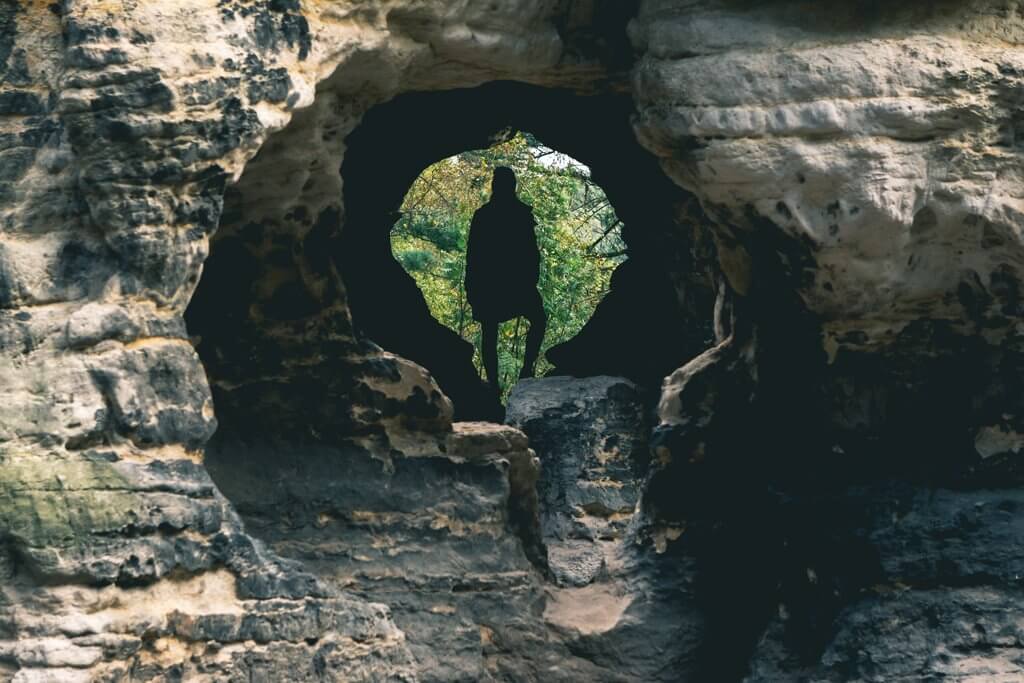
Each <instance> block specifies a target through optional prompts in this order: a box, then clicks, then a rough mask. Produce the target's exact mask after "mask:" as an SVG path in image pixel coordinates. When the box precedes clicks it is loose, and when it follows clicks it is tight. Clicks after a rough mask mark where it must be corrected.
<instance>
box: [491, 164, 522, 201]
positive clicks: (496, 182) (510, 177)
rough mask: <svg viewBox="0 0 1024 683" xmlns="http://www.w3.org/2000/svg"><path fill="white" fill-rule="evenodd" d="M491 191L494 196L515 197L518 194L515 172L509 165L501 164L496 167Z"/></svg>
mask: <svg viewBox="0 0 1024 683" xmlns="http://www.w3.org/2000/svg"><path fill="white" fill-rule="evenodd" d="M491 192H492V193H493V194H492V196H493V197H514V196H515V194H516V174H515V172H513V171H512V169H511V168H509V167H507V166H499V167H498V168H496V169H494V178H493V179H492V180H491Z"/></svg>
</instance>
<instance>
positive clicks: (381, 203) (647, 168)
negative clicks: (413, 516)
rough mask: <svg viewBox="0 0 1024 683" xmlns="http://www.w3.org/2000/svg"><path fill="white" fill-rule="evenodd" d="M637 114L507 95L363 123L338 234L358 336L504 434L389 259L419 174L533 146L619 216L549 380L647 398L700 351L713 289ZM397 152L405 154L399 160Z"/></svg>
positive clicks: (685, 202) (617, 101)
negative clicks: (618, 385) (620, 386)
mask: <svg viewBox="0 0 1024 683" xmlns="http://www.w3.org/2000/svg"><path fill="white" fill-rule="evenodd" d="M632 113H633V111H632V105H631V103H630V102H629V99H628V97H623V96H620V95H616V94H588V93H580V92H576V91H570V90H562V89H552V88H543V87H538V86H532V85H526V84H522V83H512V82H496V83H489V84H486V85H483V86H479V87H476V88H468V89H464V90H453V91H441V92H421V93H409V94H405V95H401V96H398V97H396V98H394V99H393V100H391V101H389V102H386V103H384V104H381V105H378V106H376V107H374V108H373V109H371V110H370V111H369V112H368V113H367V114H366V115H365V116H364V117H363V119H362V121H361V123H360V125H359V126H358V127H357V128H356V129H355V130H354V131H353V132H352V133H351V134H350V135H349V136H348V138H347V139H346V153H345V160H344V163H343V165H342V177H343V182H344V206H345V229H344V230H343V232H342V236H341V239H340V242H339V247H340V248H339V255H338V256H339V262H340V263H341V265H342V272H343V273H344V279H345V284H346V289H347V292H348V297H349V305H350V307H351V310H352V315H353V321H354V323H355V325H356V326H357V328H358V329H360V330H361V331H362V332H364V333H365V334H366V336H367V337H368V338H370V339H373V341H374V342H376V343H378V344H380V345H381V346H382V347H383V348H385V349H387V350H389V351H392V352H394V353H396V354H398V355H400V356H402V357H404V358H408V359H410V360H412V361H414V362H416V363H418V364H419V365H422V366H423V367H425V368H427V369H428V370H429V371H430V373H431V374H432V376H433V377H434V378H435V379H436V380H437V382H438V384H439V385H440V387H441V389H442V390H443V391H444V393H445V394H446V395H447V396H448V397H450V398H451V399H452V401H453V402H454V405H455V417H456V419H457V420H490V421H501V419H502V416H503V407H502V405H501V404H500V402H499V401H498V400H496V398H495V397H494V396H493V395H492V394H491V393H490V392H489V391H488V389H487V387H486V385H485V384H484V383H483V382H482V381H481V378H480V373H479V372H478V369H477V366H476V365H475V363H474V356H475V348H474V344H472V343H470V342H468V341H466V340H465V339H464V338H463V337H462V336H460V335H459V334H458V332H457V331H453V330H452V329H450V328H449V327H448V326H446V325H443V324H442V323H441V322H439V321H438V320H437V318H436V317H435V316H434V315H433V312H432V311H431V310H430V306H429V304H428V303H427V301H426V300H425V298H424V296H423V293H422V291H421V288H420V287H419V286H418V284H417V282H416V279H415V278H414V277H413V276H410V275H409V273H408V272H406V269H405V268H404V267H403V264H402V263H401V262H400V261H399V259H397V258H396V257H395V254H394V253H393V250H392V244H391V239H392V234H393V232H394V230H395V227H396V225H397V226H398V227H399V228H401V221H402V206H403V204H404V202H405V200H406V196H407V193H408V190H409V188H410V187H411V186H413V185H414V183H415V182H416V180H417V178H419V177H420V176H421V174H422V173H424V171H425V169H427V168H428V167H430V166H431V165H433V164H436V163H438V162H440V161H442V160H444V159H447V158H451V157H453V156H455V155H458V154H460V153H464V152H466V151H467V150H481V149H488V148H490V147H492V145H494V144H496V143H497V144H507V143H508V142H509V141H514V140H515V139H516V136H517V134H520V135H521V134H523V133H524V132H525V133H526V134H527V135H528V137H527V138H525V139H526V140H527V141H530V140H532V141H534V143H535V144H536V145H538V146H543V147H544V148H545V149H550V150H557V152H558V153H561V154H563V155H566V156H567V157H570V158H572V159H574V160H577V163H579V164H580V166H582V167H586V168H587V169H588V170H589V180H590V181H591V182H592V183H593V184H594V185H596V186H599V187H600V188H602V191H603V192H604V194H605V195H606V197H607V200H608V202H609V205H610V206H613V207H614V213H615V218H614V219H613V221H612V222H617V225H616V226H615V231H616V232H618V233H619V234H618V235H617V238H618V239H619V240H621V248H619V249H613V250H611V252H612V253H616V252H618V253H617V257H618V258H620V259H621V260H620V261H619V262H617V263H616V264H615V266H614V268H612V269H611V271H612V272H611V273H610V277H609V286H608V289H607V292H606V293H605V294H604V295H603V296H602V297H601V298H600V301H599V302H598V303H597V304H596V306H595V310H594V312H593V314H592V315H589V316H588V317H587V319H586V322H585V323H584V324H583V325H582V328H581V329H580V330H579V331H578V333H576V334H574V335H571V336H569V337H568V338H567V339H565V340H564V341H561V342H560V343H558V344H556V345H553V346H552V347H551V348H550V349H548V352H547V354H546V363H547V364H546V365H545V370H546V372H547V373H549V374H556V375H572V376H576V377H587V376H596V375H613V376H621V377H626V378H628V379H630V380H632V381H634V382H636V383H637V384H638V385H640V386H642V387H645V388H650V389H651V390H652V392H653V391H656V390H657V387H658V386H660V383H661V380H662V378H663V377H664V376H665V375H666V374H668V373H669V372H671V371H672V370H673V369H674V368H676V367H678V366H679V365H681V364H682V363H684V362H685V361H686V360H688V359H689V358H692V357H693V356H695V355H696V354H697V353H699V352H700V351H702V350H703V349H704V348H706V345H707V343H708V341H709V339H710V336H711V334H710V326H711V318H712V316H711V313H710V311H711V308H712V301H713V294H712V289H713V288H712V287H711V285H710V284H709V282H707V280H701V279H700V275H699V274H695V273H694V271H693V269H692V267H691V264H692V262H693V253H694V249H695V243H694V240H693V239H692V236H693V232H694V231H693V230H692V224H693V220H694V214H695V213H699V208H697V206H696V202H695V201H694V200H693V198H692V197H691V196H690V195H689V194H688V193H686V192H685V191H683V190H681V189H680V188H679V187H678V186H677V185H675V184H674V183H673V182H672V181H671V180H670V179H668V177H667V176H666V175H665V173H664V171H663V170H662V169H661V168H660V166H659V165H658V163H657V161H656V159H655V158H654V157H653V156H652V155H651V154H650V153H648V152H647V151H646V150H644V149H643V148H642V147H641V146H640V144H639V143H638V141H637V140H636V137H635V134H634V131H633V127H632V120H631V116H632ZM398 152H400V153H398Z"/></svg>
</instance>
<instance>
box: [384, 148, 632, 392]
mask: <svg viewBox="0 0 1024 683" xmlns="http://www.w3.org/2000/svg"><path fill="white" fill-rule="evenodd" d="M553 159H557V160H558V161H560V162H562V163H551V161H552V160H553ZM567 160H568V158H567V157H561V156H560V155H557V153H555V152H553V151H552V150H550V149H547V148H545V147H543V146H542V145H540V144H539V143H538V142H537V141H536V140H535V139H533V138H532V137H531V136H529V135H524V134H522V133H520V134H517V135H515V136H514V137H512V138H511V139H509V140H508V141H506V142H503V143H500V144H497V145H495V146H493V147H491V148H489V149H486V150H473V151H469V152H464V153H462V154H459V155H457V156H454V157H449V158H448V159H444V160H442V161H440V162H438V163H436V164H434V165H433V166H431V167H429V168H427V169H426V170H425V171H423V173H422V174H421V175H420V177H419V178H417V180H416V182H415V183H413V185H412V187H411V188H410V189H409V192H408V194H407V195H406V197H405V201H404V203H403V204H402V217H401V218H400V219H399V221H398V222H397V223H396V224H395V227H394V230H393V232H392V235H391V244H392V249H393V251H394V254H395V257H396V258H397V259H398V261H399V262H400V263H401V264H402V265H403V266H404V267H405V269H406V270H407V271H408V272H409V273H410V274H411V275H412V276H413V278H415V280H416V283H417V284H418V285H419V287H420V290H422V292H423V296H424V297H425V299H426V301H427V305H428V306H429V307H430V311H431V313H432V314H433V315H434V317H435V318H437V319H438V320H439V321H440V322H441V323H443V324H444V325H447V326H448V327H450V328H451V329H453V330H455V331H456V332H458V334H459V335H461V336H462V337H463V338H465V339H467V340H468V341H470V342H472V343H473V344H474V346H475V347H476V349H477V353H476V356H475V357H474V362H475V363H476V364H477V368H478V369H480V368H481V359H480V353H479V349H480V343H479V341H480V340H479V336H480V326H479V325H478V324H477V323H476V322H474V321H473V319H472V311H471V309H470V307H469V304H468V303H467V302H466V293H465V291H464V289H463V278H464V275H465V269H466V239H467V237H468V233H469V225H470V222H471V221H472V219H473V214H474V213H475V212H476V210H477V209H478V208H480V206H482V205H483V204H484V203H485V202H486V201H487V200H488V198H489V196H490V181H491V176H492V174H493V171H494V168H495V167H497V166H509V167H511V168H512V169H514V170H515V172H516V176H517V177H518V180H519V187H518V194H519V197H520V199H522V200H523V201H524V202H526V203H527V204H530V205H531V206H532V207H533V215H534V217H535V218H536V220H537V224H538V225H537V244H538V246H539V247H540V252H541V269H540V282H539V284H538V288H539V290H540V293H541V296H542V297H543V299H544V307H545V309H546V310H547V313H548V329H547V334H546V335H545V338H544V345H543V348H542V354H543V351H546V350H547V349H548V348H550V347H551V346H554V345H555V344H559V343H561V342H564V341H566V340H568V339H570V338H571V337H572V336H573V335H575V334H576V333H577V332H578V331H579V330H580V328H581V327H583V325H584V323H586V321H587V320H588V319H589V318H590V316H591V314H592V313H593V311H594V308H595V307H596V306H597V304H598V302H599V301H600V300H601V298H602V297H603V296H604V294H605V293H606V292H607V290H608V282H609V279H610V277H611V272H612V270H614V268H615V266H616V265H618V263H620V262H621V261H622V260H623V259H624V258H625V245H624V244H623V242H622V238H621V236H620V234H619V225H620V223H619V220H618V217H617V216H616V215H615V211H614V210H613V209H612V207H611V205H610V204H609V202H608V198H607V197H606V196H605V194H604V192H603V191H602V190H601V188H600V187H598V186H597V185H595V184H594V183H593V182H592V181H591V180H590V177H589V173H588V171H587V169H586V168H585V167H583V166H581V165H579V164H576V163H574V162H572V163H568V164H567V163H566V161H567ZM528 327H529V324H528V323H527V322H526V321H525V320H522V319H516V320H512V321H509V322H507V323H505V324H503V325H502V326H501V331H500V333H499V339H498V363H499V374H500V375H501V384H502V387H503V388H504V390H505V392H506V395H507V392H508V391H509V390H510V388H511V386H512V384H514V382H515V378H516V377H518V375H519V369H520V367H521V365H522V361H523V354H524V352H525V345H526V333H527V330H528ZM548 369H549V366H548V364H547V361H546V360H545V359H544V358H543V355H542V357H541V359H540V360H539V362H538V365H537V372H538V374H543V373H544V372H545V371H547V370H548Z"/></svg>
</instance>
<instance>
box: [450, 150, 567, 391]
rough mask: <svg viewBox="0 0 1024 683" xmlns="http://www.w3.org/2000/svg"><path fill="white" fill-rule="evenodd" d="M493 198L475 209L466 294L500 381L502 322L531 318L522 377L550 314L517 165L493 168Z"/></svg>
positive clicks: (488, 367)
mask: <svg viewBox="0 0 1024 683" xmlns="http://www.w3.org/2000/svg"><path fill="white" fill-rule="evenodd" d="M491 190H492V192H491V200H490V201H489V202H487V203H486V204H484V205H483V206H481V207H480V209H479V210H477V212H476V214H474V215H473V222H472V224H471V225H470V226H469V242H468V244H467V246H466V298H467V299H468V300H469V305H470V306H472V307H473V318H474V319H475V320H478V321H479V322H480V326H481V328H482V335H481V337H482V339H481V343H480V347H481V348H480V355H482V356H483V359H484V370H485V371H486V372H487V381H488V383H489V384H490V385H491V387H492V388H494V389H495V390H497V389H498V388H499V385H498V326H499V325H500V324H501V323H502V322H504V321H505V320H511V319H512V318H517V317H519V316H523V317H524V318H526V319H527V320H528V321H529V322H530V332H529V334H528V335H527V337H526V357H525V358H524V359H523V369H522V372H520V373H519V376H520V377H521V378H522V377H533V370H534V365H535V364H536V363H537V356H538V354H539V353H540V345H541V342H543V341H544V331H545V328H546V327H547V322H548V317H547V314H546V313H545V312H544V301H543V300H542V299H541V297H540V292H538V291H537V279H538V277H539V276H540V250H539V249H537V235H536V233H535V232H534V227H535V226H536V224H537V223H536V221H535V220H534V219H533V210H532V209H531V208H530V206H529V205H527V204H524V203H523V202H521V201H519V198H518V197H516V175H515V173H513V172H512V169H510V168H505V167H499V168H496V169H494V179H493V180H492V181H491Z"/></svg>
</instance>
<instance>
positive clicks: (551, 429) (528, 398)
mask: <svg viewBox="0 0 1024 683" xmlns="http://www.w3.org/2000/svg"><path fill="white" fill-rule="evenodd" d="M506 420H507V421H508V423H509V424H511V425H514V426H515V427H517V428H519V429H521V430H522V431H523V432H524V433H525V434H526V435H527V436H528V437H529V439H530V445H531V447H532V448H533V449H534V451H536V453H537V454H538V457H539V458H540V462H541V469H542V474H541V477H540V481H539V484H538V487H537V493H538V496H539V497H540V501H541V510H542V513H541V520H542V521H541V528H542V530H543V535H544V540H545V542H546V543H547V546H548V555H549V559H550V562H551V568H552V571H554V573H555V577H556V579H557V580H558V582H559V583H562V584H564V585H574V586H585V585H587V584H589V583H592V582H593V581H594V580H595V578H597V577H598V576H599V575H601V574H605V573H607V571H608V567H607V558H606V554H607V552H608V551H609V549H610V548H612V547H615V546H616V545H617V542H618V541H619V540H620V539H621V538H622V537H623V535H624V532H625V530H626V528H627V526H628V524H629V522H630V520H631V519H632V517H633V512H634V509H635V508H636V504H637V500H638V499H639V497H640V484H641V483H642V481H643V478H644V475H645V471H644V470H645V465H646V462H647V451H648V445H647V437H648V433H649V428H648V419H647V416H646V415H645V409H644V405H643V402H642V400H641V397H640V394H639V392H638V391H637V388H636V386H634V385H633V384H632V383H631V382H629V381H628V380H625V379H621V378H617V377H590V378H587V379H576V378H573V377H547V378H544V379H528V380H522V381H520V382H519V383H518V384H517V385H516V386H515V388H514V389H513V390H512V394H511V396H509V404H508V412H507V416H506Z"/></svg>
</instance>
